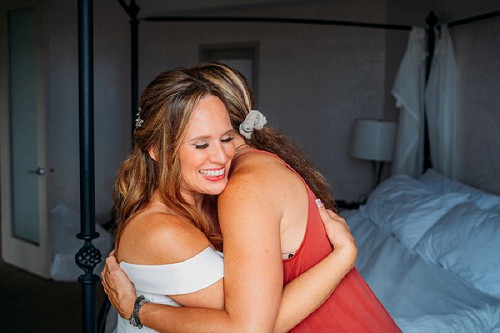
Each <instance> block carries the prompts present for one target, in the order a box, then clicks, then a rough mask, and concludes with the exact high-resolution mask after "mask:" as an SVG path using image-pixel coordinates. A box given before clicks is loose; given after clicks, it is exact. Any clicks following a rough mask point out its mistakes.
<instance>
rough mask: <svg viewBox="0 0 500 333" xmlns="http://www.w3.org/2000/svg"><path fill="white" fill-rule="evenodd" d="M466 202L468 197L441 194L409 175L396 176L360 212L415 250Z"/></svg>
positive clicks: (379, 187)
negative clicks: (456, 208)
mask: <svg viewBox="0 0 500 333" xmlns="http://www.w3.org/2000/svg"><path fill="white" fill-rule="evenodd" d="M465 201H467V195H464V194H457V193H449V194H439V193H436V192H433V191H431V190H430V189H429V188H428V187H427V186H425V185H424V184H423V183H421V182H419V181H418V180H416V179H413V178H411V177H409V176H407V175H396V176H393V177H391V178H389V179H388V180H386V181H384V182H383V183H382V184H380V185H379V186H378V187H377V188H376V189H375V191H373V192H372V193H371V194H370V197H369V198H368V201H367V203H366V205H364V206H361V207H360V211H361V212H362V213H363V214H364V215H365V216H367V217H368V218H370V219H371V220H372V221H373V223H375V224H376V225H378V226H379V227H380V228H382V229H383V230H385V231H387V232H390V233H392V234H393V235H394V236H395V237H396V238H397V239H398V240H399V241H400V242H401V243H402V244H404V245H405V246H406V247H407V248H409V249H412V248H413V247H414V246H415V245H416V244H417V242H418V241H419V240H420V239H421V238H422V237H423V236H424V234H425V232H426V231H427V230H428V229H429V228H431V227H432V226H433V225H434V224H435V223H436V222H437V221H438V220H439V218H441V217H442V216H443V215H444V214H446V213H447V212H448V211H449V210H450V209H452V208H453V207H455V206H456V205H458V204H459V203H462V202H465Z"/></svg>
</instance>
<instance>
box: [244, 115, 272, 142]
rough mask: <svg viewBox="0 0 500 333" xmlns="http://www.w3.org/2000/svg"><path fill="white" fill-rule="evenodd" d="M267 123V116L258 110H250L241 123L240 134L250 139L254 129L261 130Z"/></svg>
mask: <svg viewBox="0 0 500 333" xmlns="http://www.w3.org/2000/svg"><path fill="white" fill-rule="evenodd" d="M265 124H267V120H266V117H265V116H264V115H263V114H262V113H260V112H259V111H257V110H250V112H249V113H248V114H247V116H246V118H245V120H244V121H243V122H242V123H241V124H240V134H241V135H243V136H244V137H245V138H247V139H248V140H250V138H251V137H252V133H253V130H254V129H257V130H260V129H262V127H264V125H265Z"/></svg>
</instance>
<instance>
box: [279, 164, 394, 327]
mask: <svg viewBox="0 0 500 333" xmlns="http://www.w3.org/2000/svg"><path fill="white" fill-rule="evenodd" d="M283 163H285V162H283ZM285 164H286V163H285ZM287 166H288V165H287ZM288 167H289V168H290V166H288ZM290 170H292V171H294V170H293V169H292V168H290ZM294 172H295V171H294ZM306 189H307V193H308V197H309V213H308V221H307V227H306V232H305V235H304V239H303V240H302V244H301V245H300V247H299V249H298V250H297V251H296V252H295V254H294V256H293V257H292V258H289V259H286V260H283V273H284V276H283V279H284V281H283V282H284V284H287V283H288V282H290V281H292V280H293V279H295V278H296V277H297V276H299V275H300V274H302V273H303V272H305V271H307V270H308V269H309V268H311V267H312V266H314V265H315V264H316V263H318V262H320V261H321V260H322V259H323V258H325V257H326V256H327V255H328V254H330V252H331V251H332V246H331V244H330V241H329V240H328V236H327V235H326V232H325V228H324V226H323V222H322V221H321V218H320V216H319V212H318V209H317V208H316V203H315V199H316V196H315V195H314V193H313V192H312V191H311V190H310V189H309V186H307V185H306ZM290 332H292V333H299V332H304V333H313V332H314V333H320V332H350V333H358V332H359V333H369V332H380V333H391V332H401V330H400V329H399V327H398V326H397V325H396V323H395V322H394V320H393V319H392V318H391V316H390V315H389V313H388V312H387V311H386V310H385V308H384V306H383V305H382V304H381V303H380V301H379V300H378V298H377V297H376V296H375V294H374V293H373V291H372V290H371V289H370V287H369V286H368V284H367V283H366V282H365V280H364V279H363V278H362V277H361V275H360V274H359V272H358V270H357V269H356V268H353V269H352V270H351V271H350V272H349V273H348V274H347V275H346V276H345V277H344V279H342V281H341V282H340V284H339V285H338V286H337V288H336V289H335V291H334V292H333V293H332V295H331V296H330V297H329V298H328V299H327V300H326V301H325V302H324V303H323V304H322V305H321V306H320V307H319V308H318V309H317V310H316V311H314V312H313V313H311V314H310V315H309V316H308V317H307V318H306V319H304V320H303V321H302V322H301V323H300V324H298V325H297V326H295V327H294V328H293V329H292V330H291V331H290Z"/></svg>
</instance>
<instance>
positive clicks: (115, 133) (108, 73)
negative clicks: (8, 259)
mask: <svg viewBox="0 0 500 333" xmlns="http://www.w3.org/2000/svg"><path fill="white" fill-rule="evenodd" d="M46 4H47V10H46V25H47V42H46V45H47V50H46V52H47V54H46V58H47V62H48V64H47V72H48V73H49V74H48V82H47V87H48V91H47V110H48V112H47V113H48V120H47V133H48V135H47V138H48V143H47V145H48V147H47V149H48V168H53V169H54V172H53V173H52V174H48V175H47V176H48V177H50V178H49V187H48V204H49V210H50V209H52V208H54V207H56V206H57V205H59V204H64V205H67V206H69V207H71V208H73V209H75V210H77V211H78V210H79V207H80V201H79V200H80V199H79V198H80V174H79V163H80V162H79V134H78V133H79V127H78V121H79V106H78V25H77V22H78V4H77V1H55V0H54V1H52V0H51V1H46ZM129 38H130V37H129V24H128V18H127V16H126V14H125V13H124V12H123V10H122V9H121V7H120V6H119V4H118V2H117V1H110V0H107V1H94V56H95V59H94V114H95V115H94V123H95V129H94V137H95V193H96V215H97V221H98V222H100V223H103V222H106V221H108V220H109V219H110V212H111V207H112V203H111V188H112V185H113V181H114V176H115V173H116V171H117V170H118V167H119V163H120V162H121V161H122V160H123V159H124V158H125V156H126V155H127V154H128V152H129V149H130V147H131V146H130V134H129V133H130V107H129V105H130V97H129V96H130V95H129V89H130V84H129V82H130V80H129V75H130V74H129V73H130V66H129V63H130V60H129V59H130V58H129V52H130V51H129Z"/></svg>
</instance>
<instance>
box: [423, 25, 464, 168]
mask: <svg viewBox="0 0 500 333" xmlns="http://www.w3.org/2000/svg"><path fill="white" fill-rule="evenodd" d="M436 35H438V32H436ZM456 94H457V73H456V63H455V55H454V52H453V43H452V41H451V37H450V34H449V32H448V29H447V27H446V26H445V25H444V26H442V27H441V35H440V36H439V39H438V40H437V42H436V47H435V49H434V56H433V58H432V66H431V72H430V75H429V79H428V82H427V87H426V89H425V108H426V117H427V125H428V131H429V143H430V153H431V161H432V167H433V168H434V169H436V170H437V171H439V172H440V173H441V174H443V175H446V176H448V177H450V178H455V176H456V166H457V161H456V158H457V151H456V149H457V145H456V134H455V131H456V112H457V111H456V109H457V98H456Z"/></svg>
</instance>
